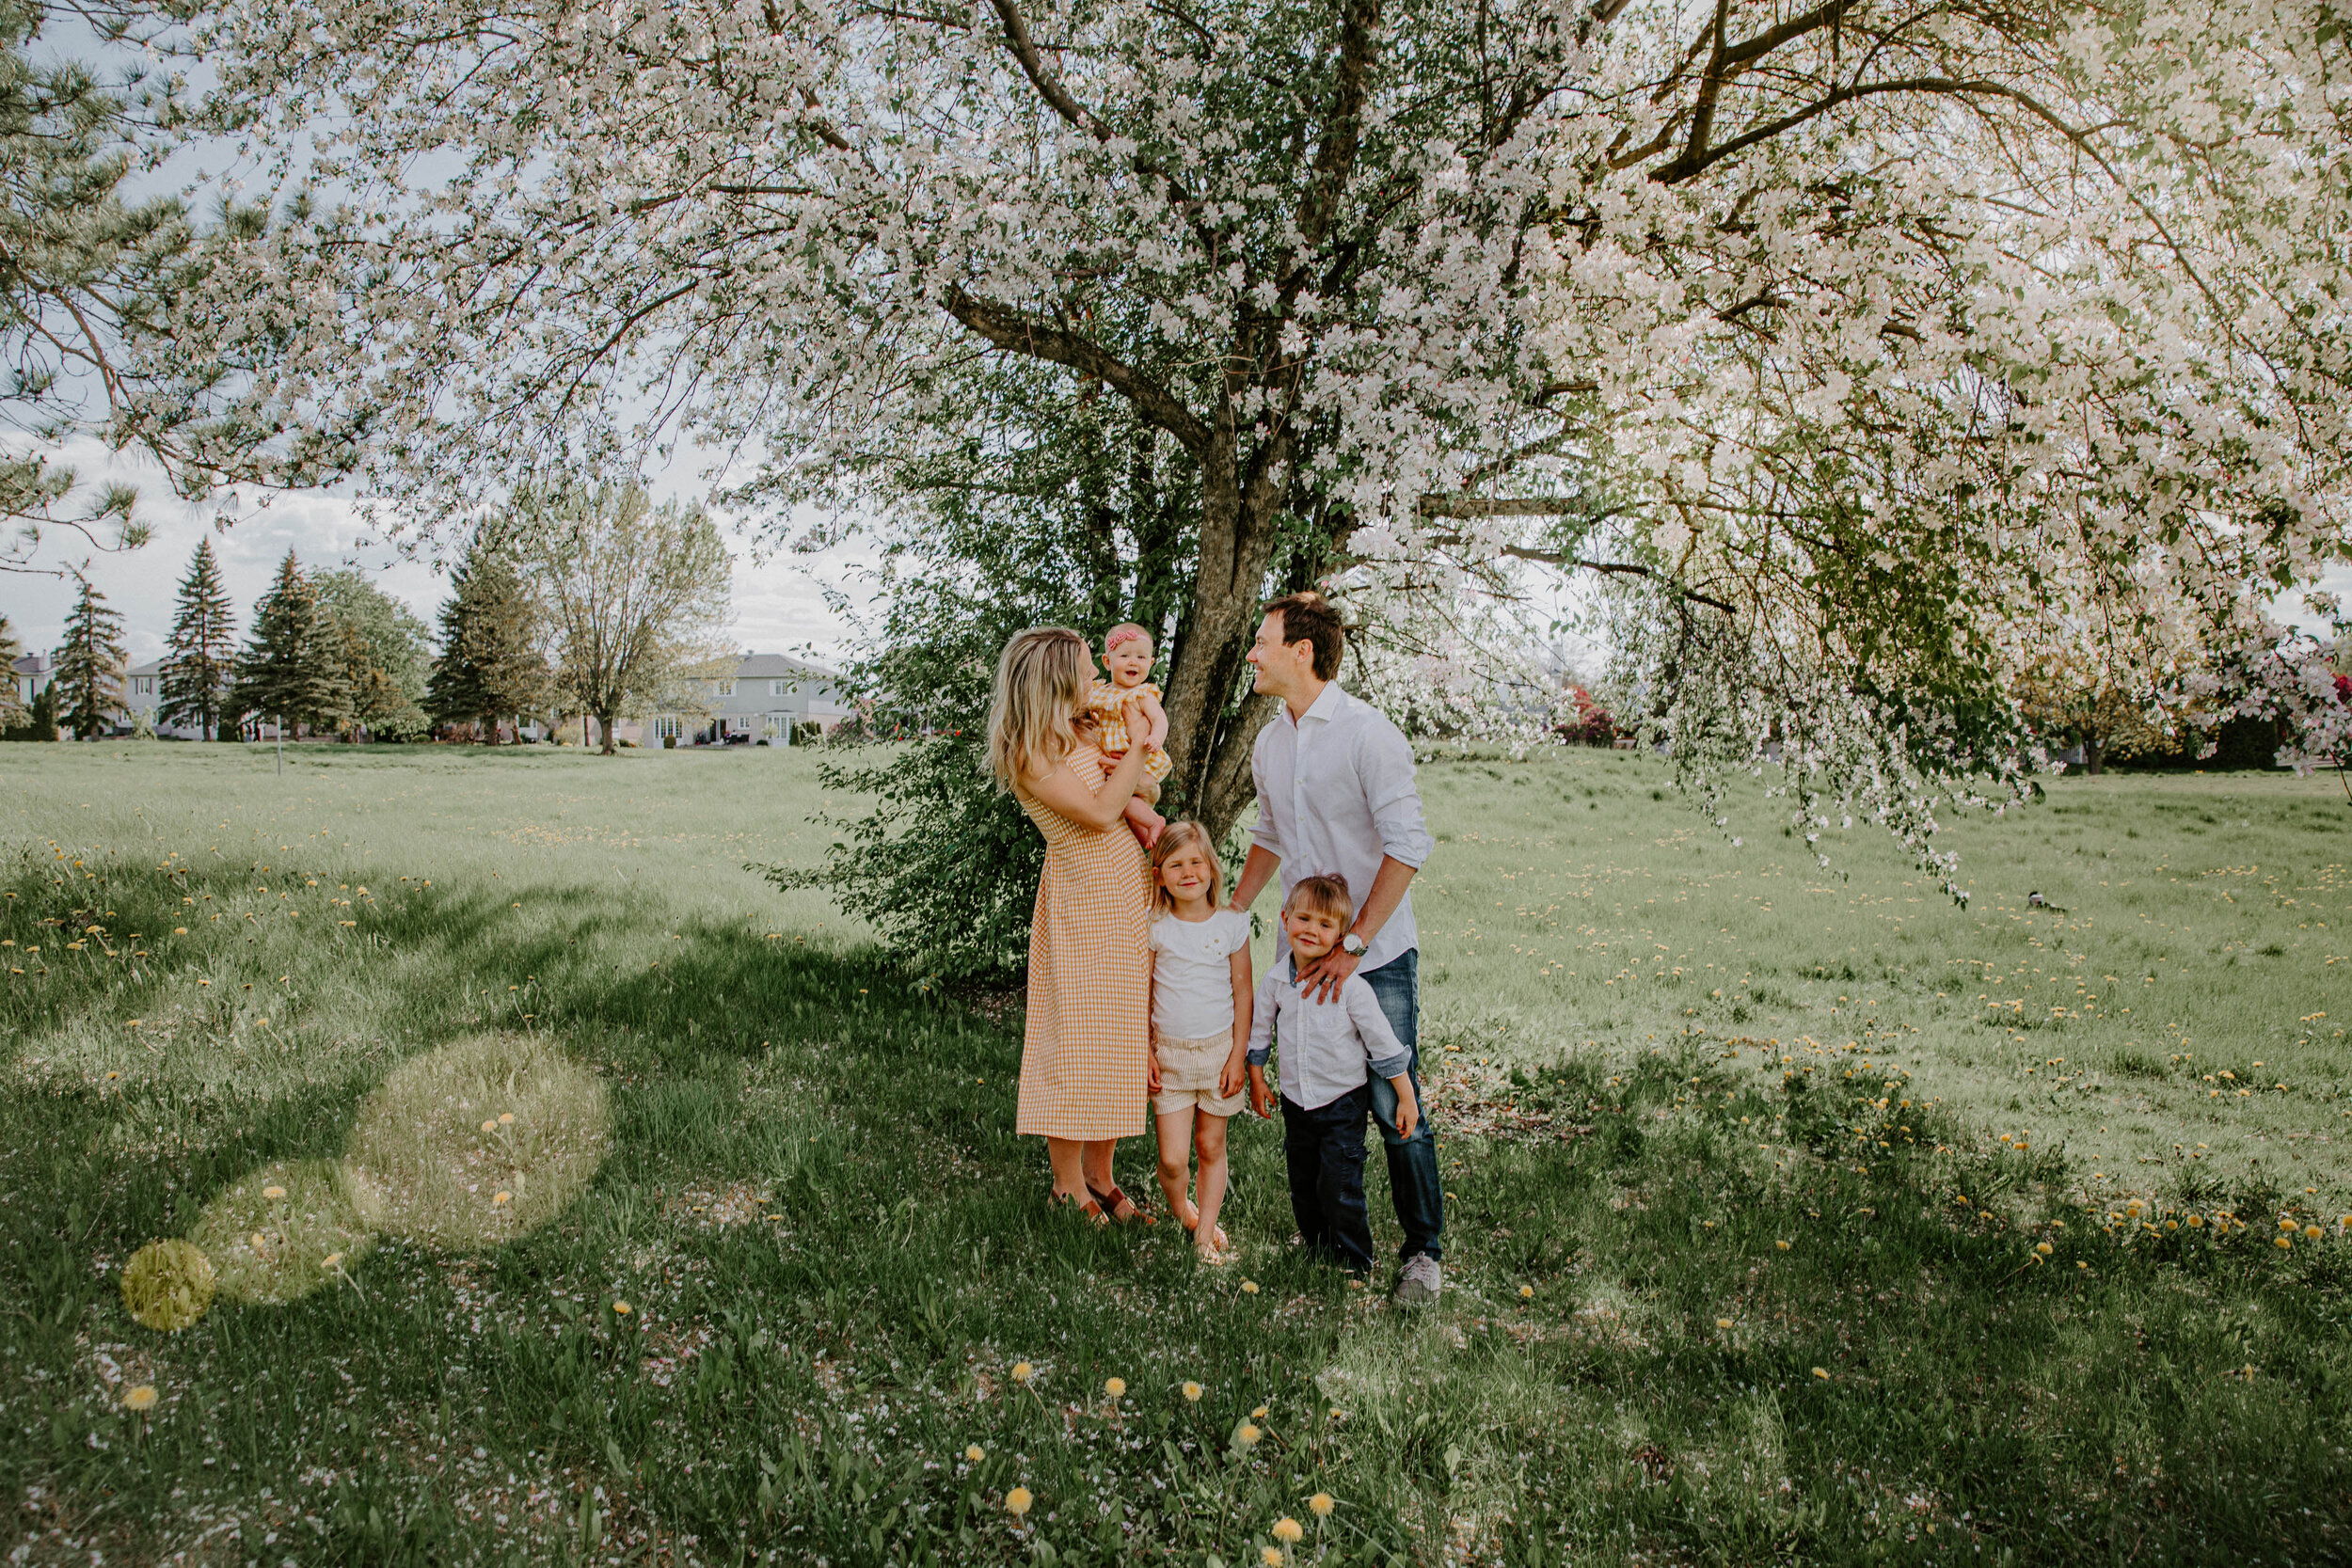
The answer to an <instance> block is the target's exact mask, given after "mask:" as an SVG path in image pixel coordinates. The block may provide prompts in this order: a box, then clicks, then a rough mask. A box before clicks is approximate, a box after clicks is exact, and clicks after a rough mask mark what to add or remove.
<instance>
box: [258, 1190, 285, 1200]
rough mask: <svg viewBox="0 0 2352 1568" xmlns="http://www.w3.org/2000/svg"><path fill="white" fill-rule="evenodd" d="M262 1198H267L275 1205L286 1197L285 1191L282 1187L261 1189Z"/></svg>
mask: <svg viewBox="0 0 2352 1568" xmlns="http://www.w3.org/2000/svg"><path fill="white" fill-rule="evenodd" d="M262 1196H263V1197H265V1198H268V1199H269V1200H270V1201H271V1202H272V1203H275V1202H277V1201H278V1199H279V1198H281V1197H284V1196H286V1189H285V1188H283V1187H263V1188H262Z"/></svg>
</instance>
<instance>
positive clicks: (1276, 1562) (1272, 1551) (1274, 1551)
mask: <svg viewBox="0 0 2352 1568" xmlns="http://www.w3.org/2000/svg"><path fill="white" fill-rule="evenodd" d="M1258 1560H1259V1561H1260V1562H1263V1563H1264V1564H1265V1568H1282V1548H1281V1547H1279V1546H1261V1547H1259V1548H1258Z"/></svg>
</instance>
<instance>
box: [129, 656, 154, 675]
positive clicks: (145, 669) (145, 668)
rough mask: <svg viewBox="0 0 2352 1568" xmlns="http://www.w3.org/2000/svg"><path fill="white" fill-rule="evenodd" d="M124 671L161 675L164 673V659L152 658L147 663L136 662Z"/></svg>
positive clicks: (134, 673) (130, 673) (131, 673)
mask: <svg viewBox="0 0 2352 1568" xmlns="http://www.w3.org/2000/svg"><path fill="white" fill-rule="evenodd" d="M122 673H124V674H125V675H160V674H162V673H164V661H163V660H162V659H160V658H151V659H149V660H148V661H147V662H146V663H145V664H134V665H132V666H131V668H129V669H128V670H125V671H124V672H122Z"/></svg>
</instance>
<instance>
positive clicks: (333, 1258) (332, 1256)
mask: <svg viewBox="0 0 2352 1568" xmlns="http://www.w3.org/2000/svg"><path fill="white" fill-rule="evenodd" d="M342 1260H343V1255H342V1253H340V1252H330V1253H328V1254H327V1255H326V1257H324V1258H322V1259H319V1267H320V1268H322V1269H331V1268H335V1267H337V1266H339V1265H340V1264H341V1263H342Z"/></svg>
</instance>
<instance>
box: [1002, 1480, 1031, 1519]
mask: <svg viewBox="0 0 2352 1568" xmlns="http://www.w3.org/2000/svg"><path fill="white" fill-rule="evenodd" d="M1035 1501H1037V1498H1036V1497H1032V1496H1031V1495H1030V1493H1029V1489H1028V1488H1027V1487H1025V1486H1016V1487H1014V1488H1013V1489H1012V1490H1011V1491H1009V1492H1008V1493H1006V1494H1005V1512H1006V1513H1009V1514H1011V1515H1012V1516H1013V1517H1014V1518H1016V1519H1018V1518H1020V1517H1021V1516H1022V1515H1023V1514H1024V1513H1028V1512H1029V1505H1030V1504H1031V1503H1033V1502H1035Z"/></svg>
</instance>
